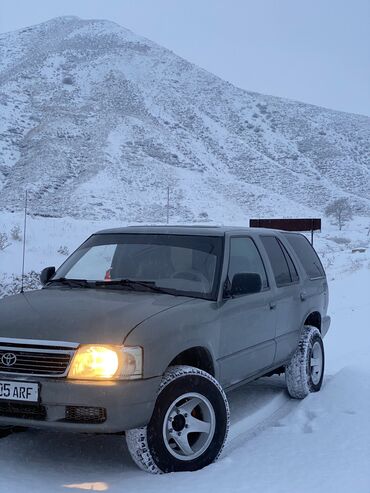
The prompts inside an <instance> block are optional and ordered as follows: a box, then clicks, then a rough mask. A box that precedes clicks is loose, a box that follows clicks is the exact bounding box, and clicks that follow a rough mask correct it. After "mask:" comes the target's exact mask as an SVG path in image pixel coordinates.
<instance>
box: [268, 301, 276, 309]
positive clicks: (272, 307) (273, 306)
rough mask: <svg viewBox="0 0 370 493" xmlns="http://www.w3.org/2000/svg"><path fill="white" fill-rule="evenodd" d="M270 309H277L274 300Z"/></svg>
mask: <svg viewBox="0 0 370 493" xmlns="http://www.w3.org/2000/svg"><path fill="white" fill-rule="evenodd" d="M269 306H270V310H275V308H276V303H275V302H274V301H270V305H269Z"/></svg>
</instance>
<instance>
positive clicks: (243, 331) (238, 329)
mask: <svg viewBox="0 0 370 493" xmlns="http://www.w3.org/2000/svg"><path fill="white" fill-rule="evenodd" d="M238 273H257V274H259V275H260V276H261V279H262V290H261V291H260V292H259V293H253V294H246V295H241V296H237V297H234V298H224V300H223V303H222V304H221V307H220V309H219V323H220V329H221V330H220V349H219V355H220V359H219V368H220V379H221V383H222V385H224V386H225V387H228V386H230V385H233V384H236V383H238V382H240V381H242V380H245V379H247V378H249V377H250V376H253V375H254V374H257V373H259V372H261V371H262V370H263V369H264V368H268V367H270V366H271V365H272V363H273V361H274V356H275V339H274V338H275V325H276V312H275V310H274V304H273V299H272V292H271V289H270V284H269V281H268V277H267V274H266V269H265V266H264V264H263V261H262V258H261V255H260V253H259V250H258V248H257V246H256V244H255V242H254V241H253V239H252V238H251V237H249V236H234V237H231V238H230V244H229V266H228V278H227V282H228V283H232V279H233V277H234V275H235V274H238Z"/></svg>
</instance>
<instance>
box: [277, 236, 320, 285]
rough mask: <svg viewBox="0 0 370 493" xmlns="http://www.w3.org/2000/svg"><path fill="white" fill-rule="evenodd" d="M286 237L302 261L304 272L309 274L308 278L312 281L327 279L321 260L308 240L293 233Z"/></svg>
mask: <svg viewBox="0 0 370 493" xmlns="http://www.w3.org/2000/svg"><path fill="white" fill-rule="evenodd" d="M284 236H285V237H286V239H287V240H288V241H289V243H290V244H291V246H292V247H293V248H294V251H295V252H296V254H297V257H298V258H299V260H300V261H301V263H302V265H303V267H304V270H305V271H306V272H307V275H308V277H309V278H310V279H317V278H319V277H325V271H324V268H323V266H322V264H321V262H320V259H319V257H318V255H317V253H316V252H315V250H314V249H313V247H312V246H311V244H310V242H309V241H308V239H307V238H306V237H305V236H303V235H298V234H292V233H289V234H285V235H284Z"/></svg>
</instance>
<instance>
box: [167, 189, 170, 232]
mask: <svg viewBox="0 0 370 493" xmlns="http://www.w3.org/2000/svg"><path fill="white" fill-rule="evenodd" d="M169 223H170V187H169V186H168V187H167V224H169Z"/></svg>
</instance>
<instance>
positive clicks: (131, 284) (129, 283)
mask: <svg viewBox="0 0 370 493" xmlns="http://www.w3.org/2000/svg"><path fill="white" fill-rule="evenodd" d="M94 285H95V286H96V287H104V288H109V287H110V286H124V287H128V288H131V289H132V290H134V289H135V286H141V287H144V288H147V289H150V290H151V291H155V292H157V293H163V294H171V295H173V296H180V295H178V294H176V293H173V292H172V291H170V290H167V289H165V288H160V287H159V286H157V285H156V283H155V282H153V281H135V280H134V279H113V280H112V281H96V282H95V283H94Z"/></svg>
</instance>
